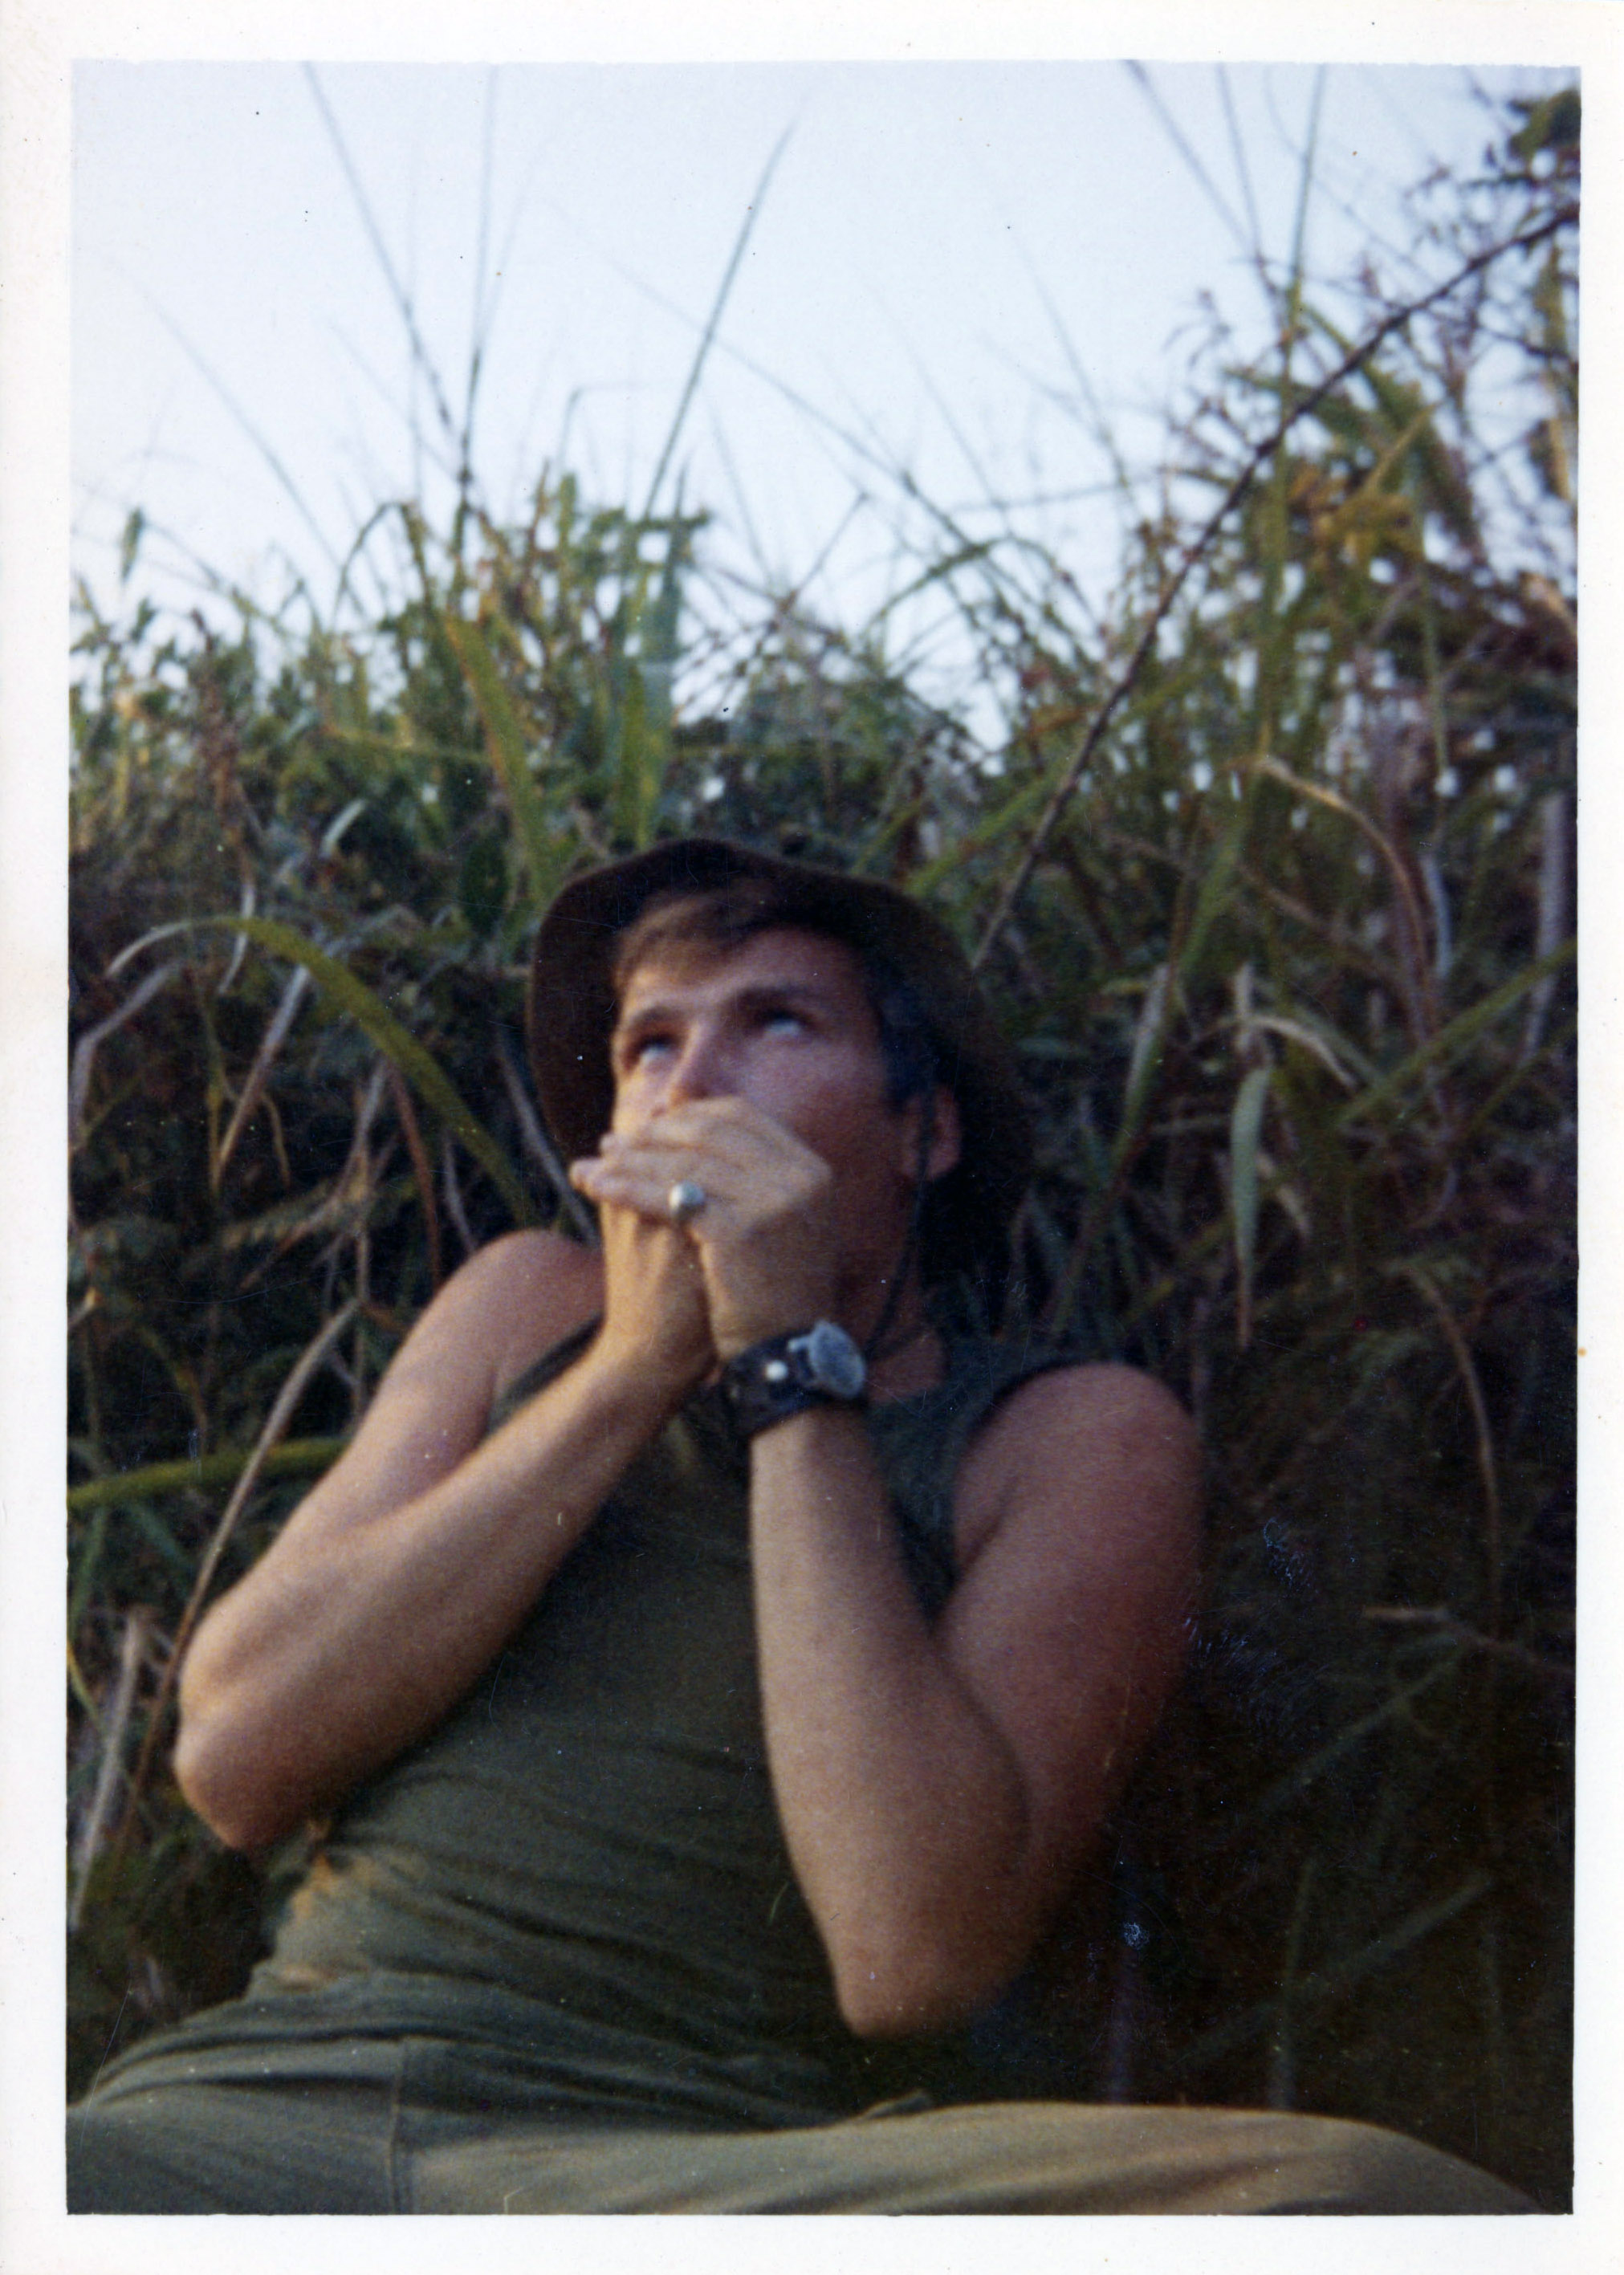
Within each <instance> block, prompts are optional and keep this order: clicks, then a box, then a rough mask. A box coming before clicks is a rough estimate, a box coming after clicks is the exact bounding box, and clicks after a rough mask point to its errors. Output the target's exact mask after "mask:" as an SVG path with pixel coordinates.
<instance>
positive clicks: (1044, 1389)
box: [956, 1364, 1201, 1566]
mask: <svg viewBox="0 0 1624 2275" xmlns="http://www.w3.org/2000/svg"><path fill="white" fill-rule="evenodd" d="M1200 1498H1201V1447H1200V1441H1199V1440H1198V1439H1197V1435H1196V1429H1195V1425H1194V1424H1193V1423H1192V1422H1191V1420H1190V1416H1189V1415H1188V1413H1187V1412H1186V1411H1185V1410H1184V1408H1183V1407H1182V1405H1181V1404H1180V1403H1179V1402H1178V1400H1177V1399H1176V1398H1175V1397H1174V1395H1173V1394H1172V1392H1171V1391H1169V1390H1167V1389H1166V1388H1165V1387H1163V1386H1162V1385H1161V1384H1160V1383H1159V1382H1158V1381H1157V1380H1156V1379H1154V1377H1153V1376H1151V1375H1148V1374H1144V1373H1141V1372H1139V1370H1138V1369H1137V1368H1136V1367H1129V1366H1117V1365H1111V1364H1082V1365H1076V1366H1062V1367H1054V1368H1051V1369H1049V1370H1048V1371H1047V1372H1044V1373H1042V1374H1036V1375H1032V1376H1031V1377H1030V1378H1029V1379H1027V1380H1026V1381H1025V1382H1023V1383H1022V1384H1021V1385H1020V1386H1019V1387H1017V1388H1016V1389H1015V1390H1013V1391H1011V1392H1010V1393H1009V1394H1008V1396H1007V1397H1005V1398H1003V1399H1001V1400H1000V1402H998V1404H997V1405H996V1406H995V1407H994V1408H993V1411H992V1413H991V1414H990V1415H989V1417H987V1419H986V1422H985V1423H984V1424H983V1425H982V1427H981V1428H980V1429H979V1430H978V1432H977V1433H976V1436H975V1438H974V1439H973V1440H972V1441H971V1447H970V1449H969V1452H968V1453H967V1454H966V1455H965V1458H964V1462H963V1466H962V1468H961V1470H960V1474H959V1480H958V1485H957V1489H956V1534H957V1545H958V1552H959V1558H960V1562H961V1566H963V1565H965V1564H967V1563H968V1562H970V1561H972V1560H973V1559H974V1557H975V1556H976V1555H977V1553H978V1552H979V1551H980V1550H981V1549H982V1548H983V1547H984V1546H986V1543H987V1541H988V1540H990V1539H991V1538H993V1535H994V1534H1002V1533H1005V1532H1007V1531H1009V1530H1010V1529H1011V1528H1012V1527H1013V1528H1014V1529H1015V1530H1016V1531H1028V1530H1031V1531H1041V1532H1043V1533H1045V1534H1046V1535H1050V1536H1053V1535H1054V1534H1055V1533H1057V1532H1064V1531H1068V1530H1070V1529H1073V1528H1076V1529H1084V1530H1086V1531H1087V1532H1088V1534H1089V1536H1090V1539H1091V1544H1092V1546H1093V1547H1094V1548H1095V1550H1096V1551H1098V1550H1099V1549H1102V1548H1104V1547H1105V1546H1107V1541H1111V1540H1122V1541H1123V1542H1124V1543H1126V1542H1127V1541H1137V1543H1138V1545H1139V1548H1140V1550H1141V1553H1143V1552H1144V1550H1147V1549H1149V1548H1151V1547H1152V1545H1160V1544H1165V1545H1166V1546H1167V1547H1168V1548H1170V1549H1175V1550H1176V1549H1178V1548H1179V1547H1181V1546H1190V1548H1191V1549H1192V1550H1193V1543H1194V1538H1195V1528H1196V1523H1197V1515H1198V1513H1199V1508H1200Z"/></svg>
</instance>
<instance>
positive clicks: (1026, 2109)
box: [68, 2040, 1535, 2213]
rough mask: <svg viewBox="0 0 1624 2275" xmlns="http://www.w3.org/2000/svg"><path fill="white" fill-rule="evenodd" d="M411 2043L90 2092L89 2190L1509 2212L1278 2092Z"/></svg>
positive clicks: (78, 2117) (181, 2195)
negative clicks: (1243, 2104)
mask: <svg viewBox="0 0 1624 2275" xmlns="http://www.w3.org/2000/svg"><path fill="white" fill-rule="evenodd" d="M404 2052H405V2050H404V2046H402V2045H399V2044H389V2042H384V2041H377V2040H371V2041H359V2042H352V2043H351V2044H347V2045H346V2044H328V2045H325V2046H322V2047H321V2048H319V2049H316V2050H314V2051H313V2052H312V2051H310V2050H304V2049H297V2048H293V2047H288V2046H283V2047H280V2048H276V2049H274V2050H273V2049H267V2050H266V2051H265V2052H264V2055H263V2057H262V2058H260V2057H256V2059H255V2060H254V2062H253V2065H252V2067H249V2066H248V2065H245V2063H243V2062H242V2061H241V2060H240V2059H239V2060H238V2063H237V2065H236V2067H235V2074H234V2075H222V2074H221V2072H222V2069H223V2065H217V2064H216V2063H213V2062H210V2061H209V2060H208V2059H207V2058H205V2059H203V2060H200V2061H199V2062H198V2063H197V2064H196V2065H194V2067H195V2070H196V2072H197V2075H194V2076H193V2077H190V2078H187V2077H184V2076H177V2075H174V2074H173V2071H172V2069H171V2073H170V2075H169V2076H167V2077H165V2078H163V2079H162V2080H154V2081H151V2082H147V2083H142V2082H140V2075H139V2072H137V2073H133V2074H132V2075H130V2076H129V2077H128V2079H127V2081H121V2082H118V2083H117V2084H115V2085H114V2086H112V2087H111V2088H110V2090H105V2091H103V2092H102V2093H101V2094H98V2095H95V2096H94V2097H92V2098H91V2099H89V2100H88V2101H86V2102H81V2103H80V2104H79V2105H78V2106H77V2107H76V2108H74V2109H72V2110H70V2112H69V2113H68V2209H69V2211H71V2212H95V2211H116V2212H203V2211H223V2212H592V2211H602V2212H631V2211H665V2212H724V2211H739V2212H772V2211H789V2212H1026V2213H1031V2212H1508V2211H1533V2210H1534V2209H1535V2206H1534V2205H1533V2204H1532V2203H1530V2201H1529V2200H1528V2198H1527V2197H1525V2196H1520V2195H1519V2194H1518V2193H1517V2191H1516V2190H1515V2189H1514V2188H1508V2187H1507V2186H1506V2184H1505V2183H1504V2182H1503V2181H1497V2180H1495V2179H1493V2178H1492V2177H1491V2176H1490V2175H1489V2174H1488V2173H1482V2172H1479V2171H1477V2169H1476V2167H1475V2166H1473V2165H1466V2164H1462V2162H1461V2161H1460V2160H1459V2159H1458V2158H1454V2157H1448V2156H1445V2155H1443V2154H1441V2153H1440V2152H1439V2150H1434V2149H1429V2148H1425V2147H1424V2146H1423V2145H1422V2144H1421V2143H1419V2142H1416V2141H1411V2140H1409V2139H1407V2138H1405V2136H1404V2135H1401V2134H1397V2133H1389V2132H1386V2131H1384V2130H1383V2129H1382V2128H1379V2127H1377V2126H1372V2125H1361V2124H1354V2123H1349V2122H1345V2121H1343V2120H1341V2119H1335V2118H1325V2117H1300V2116H1293V2115H1283V2114H1279V2113H1273V2112H1269V2111H1255V2112H1254V2111H1248V2110H1222V2109H1151V2108H1138V2107H1134V2106H1129V2105H1107V2106H1094V2105H1086V2104H1072V2103H1061V2102H1001V2103H991V2104H986V2105H974V2106H968V2107H963V2108H948V2109H933V2110H926V2111H913V2110H907V2109H896V2108H893V2109H890V2110H882V2111H879V2112H876V2113H872V2114H870V2115H867V2116H864V2117H860V2118H854V2119H850V2120H844V2121H842V2122H839V2123H835V2124H827V2125H813V2126H806V2127H799V2128H794V2129H792V2130H787V2131H764V2132H751V2133H739V2132H718V2131H703V2130H693V2129H676V2128H672V2129H666V2128H652V2127H648V2126H641V2125H639V2126H631V2125H617V2126H604V2125H601V2124H582V2123H580V2122H579V2121H578V2120H568V2121H565V2120H559V2121H551V2120H538V2119H537V2118H536V2117H535V2116H534V2115H528V2116H525V2117H523V2118H516V2117H514V2116H512V2115H511V2114H505V2115H504V2114H503V2113H502V2112H501V2111H500V2110H496V2109H492V2110H481V2109H479V2108H476V2107H470V2106H462V2107H451V2108H448V2107H437V2106H432V2105H425V2104H423V2103H421V2102H419V2101H413V2100H412V2099H409V2098H407V2097H404V2096H403V2094H402V2091H401V2081H402V2076H403V2074H404V2067H405V2063H404Z"/></svg>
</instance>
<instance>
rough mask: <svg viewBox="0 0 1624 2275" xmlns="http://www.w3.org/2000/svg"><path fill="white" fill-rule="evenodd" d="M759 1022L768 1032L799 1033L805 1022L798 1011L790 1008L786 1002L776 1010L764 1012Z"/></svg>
mask: <svg viewBox="0 0 1624 2275" xmlns="http://www.w3.org/2000/svg"><path fill="white" fill-rule="evenodd" d="M761 1024H762V1026H763V1027H764V1028H765V1029H766V1030H767V1032H768V1033H769V1034H772V1033H781V1034H782V1033H788V1034H799V1033H801V1032H803V1030H804V1027H805V1025H806V1022H805V1020H804V1018H803V1017H802V1016H801V1014H800V1013H799V1012H798V1011H792V1010H790V1009H789V1006H788V1005H787V1004H786V1005H782V1006H781V1007H780V1008H779V1009H777V1010H774V1011H767V1012H764V1013H763V1015H762V1019H761Z"/></svg>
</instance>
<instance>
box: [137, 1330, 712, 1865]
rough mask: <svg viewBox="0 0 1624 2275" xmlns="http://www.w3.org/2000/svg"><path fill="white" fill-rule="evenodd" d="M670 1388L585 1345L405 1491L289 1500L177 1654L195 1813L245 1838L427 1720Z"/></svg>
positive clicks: (280, 1823) (302, 1807)
mask: <svg viewBox="0 0 1624 2275" xmlns="http://www.w3.org/2000/svg"><path fill="white" fill-rule="evenodd" d="M680 1395H681V1386H680V1385H676V1384H673V1385H667V1386H664V1387H662V1386H661V1384H660V1383H659V1382H658V1381H657V1380H656V1379H654V1378H653V1375H652V1374H651V1373H650V1372H648V1371H646V1370H645V1371H644V1372H643V1373H642V1374H641V1375H639V1374H638V1372H637V1371H636V1370H633V1369H630V1368H628V1367H627V1366H626V1365H625V1364H623V1363H621V1362H618V1361H616V1360H615V1359H613V1358H612V1357H611V1358H606V1357H602V1356H601V1355H600V1354H598V1353H597V1352H595V1351H593V1352H589V1353H588V1354H587V1355H586V1357H585V1358H584V1359H582V1360H581V1361H579V1362H578V1364H576V1365H575V1366H574V1367H572V1368H571V1369H570V1371H569V1372H567V1373H566V1374H564V1375H563V1377H561V1378H560V1379H559V1380H558V1381H557V1382H555V1383H554V1384H552V1385H551V1386H549V1387H548V1389H547V1390H545V1391H544V1392H542V1393H541V1394H540V1395H539V1396H538V1397H536V1398H534V1399H533V1400H532V1401H530V1402H528V1403H527V1404H526V1405H525V1407H524V1408H522V1409H521V1410H520V1411H519V1412H518V1413H517V1415H516V1416H514V1417H513V1418H512V1419H511V1420H510V1421H509V1422H508V1423H507V1424H506V1425H504V1426H503V1427H502V1429H501V1430H499V1431H497V1432H495V1433H494V1434H493V1435H492V1436H491V1437H490V1438H488V1439H487V1440H485V1441H484V1443H482V1444H480V1445H479V1446H477V1447H475V1448H474V1449H473V1450H472V1452H471V1453H470V1454H469V1455H467V1456H466V1458H465V1460H463V1461H462V1462H461V1463H458V1464H457V1467H455V1468H454V1469H452V1470H450V1471H449V1473H448V1474H447V1475H445V1476H444V1477H442V1478H440V1479H439V1481H438V1482H437V1483H435V1484H434V1485H432V1486H431V1487H430V1488H428V1489H427V1491H426V1492H424V1493H420V1494H419V1495H418V1496H416V1497H415V1498H412V1499H408V1500H404V1502H403V1503H402V1504H401V1505H400V1506H398V1507H395V1508H390V1509H389V1510H388V1511H387V1512H385V1513H374V1514H368V1515H357V1516H356V1517H355V1518H354V1519H353V1520H350V1521H346V1519H345V1518H344V1515H343V1514H342V1512H339V1513H336V1514H335V1513H334V1512H333V1511H330V1510H321V1509H316V1510H309V1508H308V1505H307V1510H308V1515H307V1513H306V1511H301V1512H299V1514H298V1515H297V1516H296V1517H295V1519H294V1520H293V1522H292V1523H291V1524H290V1526H289V1528H288V1530H287V1531H286V1533H284V1535H283V1538H282V1539H281V1540H280V1541H279V1542H278V1543H277V1544H276V1546H275V1547H273V1548H272V1549H271V1550H270V1551H269V1553H268V1554H267V1555H266V1556H265V1557H264V1558H263V1559H262V1560H261V1562H260V1564H258V1565H257V1566H256V1567H255V1568H254V1569H253V1571H252V1572H251V1573H250V1574H249V1575H248V1576H247V1577H246V1578H245V1580H244V1581H243V1582H241V1583H239V1584H238V1587H237V1588H236V1589H234V1590H233V1591H231V1592H230V1594H229V1595H228V1596H226V1597H224V1598H223V1599H222V1600H221V1602H220V1603H219V1604H218V1605H217V1606H215V1609H214V1610H213V1611H212V1612H211V1614H209V1617H208V1620H207V1621H205V1622H204V1624H203V1626H202V1627H201V1628H200V1630H199V1633H198V1636H197V1639H196V1641H195V1643H194V1644H193V1648H192V1650H191V1651H190V1652H189V1654H188V1656H187V1659H186V1664H185V1669H184V1671H183V1674H182V1681H181V1713H182V1721H181V1729H180V1735H179V1740H178V1746H177V1750H176V1766H177V1772H178V1776H179V1778H180V1781H181V1784H182V1786H183V1788H184V1789H185V1791H186V1793H187V1795H188V1797H189V1798H191V1799H192V1800H193V1803H194V1805H195V1806H197V1807H198V1808H199V1810H200V1813H201V1814H203V1815H204V1816H205V1817H206V1818H208V1821H209V1822H210V1823H211V1824H212V1825H215V1829H216V1830H217V1831H219V1832H220V1833H222V1834H223V1837H224V1838H226V1839H228V1840H230V1841H232V1842H233V1843H234V1844H235V1845H238V1846H241V1847H256V1846H260V1845H262V1844H263V1843H264V1842H265V1841H267V1840H274V1839H276V1838H279V1837H280V1836H281V1835H282V1834H283V1833H285V1832H288V1831H290V1830H291V1829H292V1828H293V1827H294V1826H296V1825H298V1823H299V1822H301V1821H302V1819H303V1818H305V1817H306V1816H308V1815H310V1814H311V1813H313V1811H316V1810H320V1809H321V1808H322V1807H324V1806H327V1805H329V1803H331V1802H332V1801H333V1800H334V1799H336V1798H337V1797H338V1796H339V1795H342V1794H343V1793H344V1792H345V1791H346V1790H348V1789H349V1788H351V1786H352V1785H353V1784H355V1783H356V1782H357V1781H358V1780H359V1779H360V1778H362V1777H364V1776H366V1774H368V1773H369V1772H371V1771H373V1770H374V1769H376V1768H378V1767H380V1766H381V1765H382V1764H384V1763H385V1762H388V1761H389V1760H390V1759H392V1758H393V1757H395V1756H396V1755H397V1753H399V1752H400V1751H401V1750H403V1749H404V1747H406V1746H408V1745H410V1744H412V1742H414V1741H415V1740H416V1739H418V1738H419V1737H420V1736H422V1735H424V1734H425V1733H426V1732H427V1731H428V1730H429V1729H432V1728H433V1727H434V1724H435V1723H436V1722H438V1721H439V1720H440V1719H442V1716H443V1715H444V1713H445V1712H447V1710H448V1709H449V1707H450V1706H451V1705H452V1704H454V1703H455V1702H456V1700H457V1698H458V1697H461V1696H462V1695H463V1693H464V1692H465V1690H466V1689H468V1687H469V1686H470V1684H471V1683H472V1682H474V1681H475V1680H476V1678H477V1677H478V1675H479V1674H480V1671H481V1670H482V1669H483V1668H484V1667H486V1666H487V1665H488V1664H489V1662H490V1660H491V1659H492V1658H493V1657H494V1656H495V1654H496V1653H497V1652H498V1651H500V1650H501V1648H502V1644H504V1643H505V1642H506V1641H507V1640H508V1638H509V1637H510V1635H511V1634H512V1633H513V1632H514V1630H515V1629H517V1627H518V1625H519V1624H520V1623H521V1622H522V1621H523V1620H524V1618H525V1615H526V1614H527V1613H528V1612H529V1610H530V1608H531V1607H532V1606H533V1604H534V1602H535V1600H536V1599H537V1598H538V1596H539V1595H540V1592H541V1591H542V1590H543V1589H544V1588H545V1586H546V1585H547V1583H548V1580H549V1579H550V1578H551V1577H552V1576H553V1574H554V1573H555V1571H556V1569H557V1568H558V1566H559V1565H560V1564H561V1563H562V1562H563V1559H564V1558H565V1556H566V1555H567V1554H568V1553H569V1552H570V1549H571V1548H572V1547H573V1546H574V1545H575V1543H576V1542H577V1540H578V1539H579V1538H580V1536H581V1534H582V1533H583V1531H585V1529H586V1527H587V1526H588V1525H589V1524H590V1523H591V1522H592V1519H593V1516H594V1515H595V1514H596V1513H597V1510H598V1509H599V1508H600V1507H601V1505H602V1503H603V1501H604V1500H605V1499H606V1498H607V1496H608V1493H609V1492H610V1491H611V1490H612V1488H613V1486H614V1485H615V1484H616V1481H617V1480H618V1478H620V1476H621V1475H622V1473H623V1470H625V1468H626V1466H627V1464H628V1463H630V1461H631V1459H632V1458H633V1456H634V1455H636V1454H637V1452H638V1450H639V1449H640V1447H642V1446H643V1445H645V1444H646V1442H647V1441H648V1440H649V1439H650V1438H651V1437H652V1436H653V1434H654V1432H656V1431H657V1430H658V1429H659V1427H660V1426H661V1422H662V1421H663V1420H664V1418H665V1417H666V1416H667V1415H668V1413H669V1411H670V1410H672V1408H673V1407H674V1406H675V1405H676V1403H677V1402H678V1400H679V1399H680ZM320 1490H321V1489H320V1488H319V1489H318V1492H320ZM312 1499H313V1500H314V1499H315V1496H313V1497H312ZM312 1520H313V1521H312Z"/></svg>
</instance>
